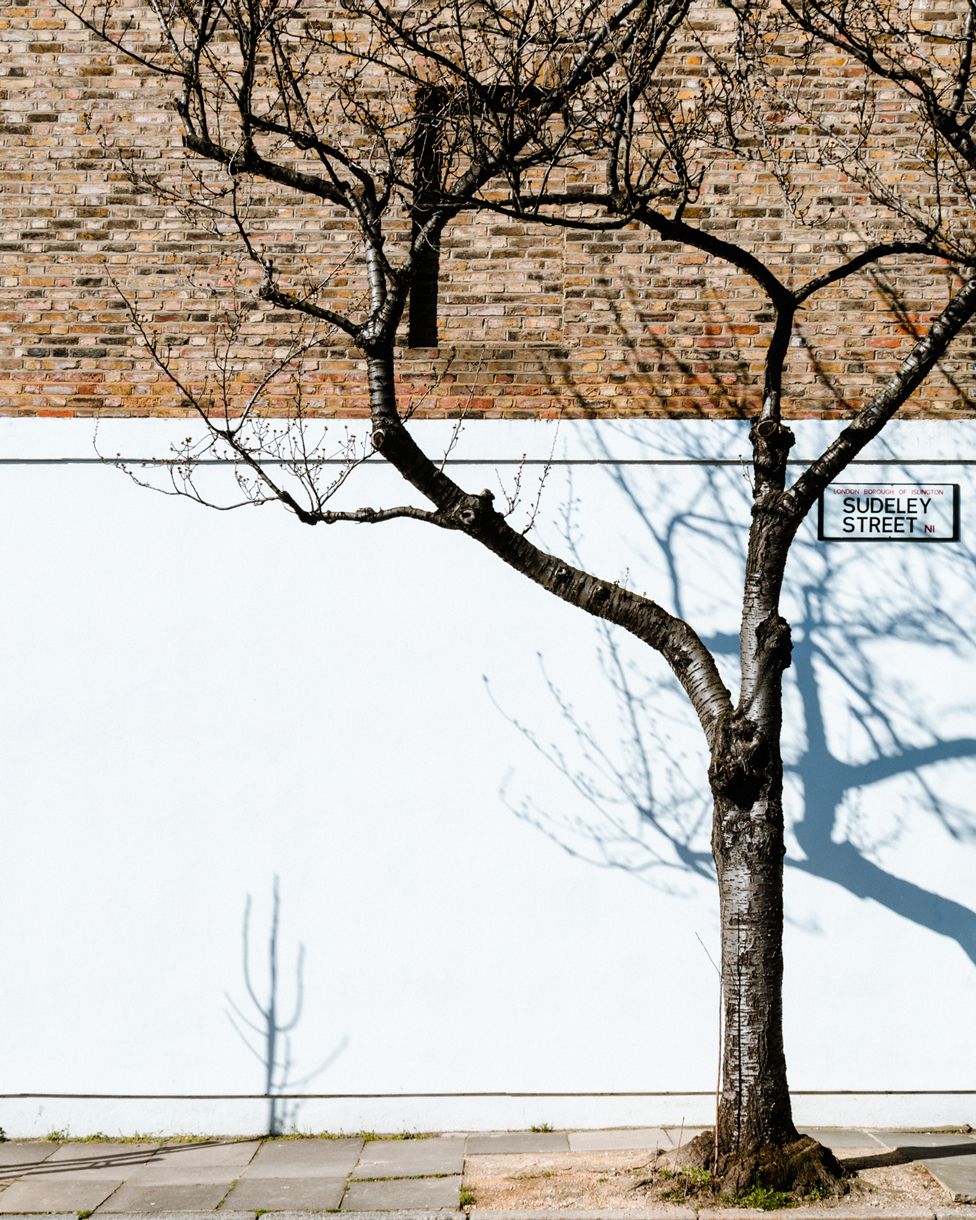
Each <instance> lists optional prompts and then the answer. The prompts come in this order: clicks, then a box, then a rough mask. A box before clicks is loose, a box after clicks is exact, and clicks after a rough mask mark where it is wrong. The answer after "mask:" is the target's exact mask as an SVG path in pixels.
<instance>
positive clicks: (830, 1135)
mask: <svg viewBox="0 0 976 1220" xmlns="http://www.w3.org/2000/svg"><path fill="white" fill-rule="evenodd" d="M800 1134H801V1135H809V1136H811V1137H812V1138H813V1139H815V1140H816V1141H817V1143H818V1144H823V1145H824V1147H825V1148H830V1149H831V1151H837V1149H843V1148H877V1149H881V1148H884V1147H886V1145H885V1144H882V1142H881V1140H879V1139H878V1138H877V1137H876V1136H874V1135H872V1134H871V1132H870V1131H867V1130H864V1129H862V1128H858V1127H805V1128H804V1129H803V1130H802V1131H801V1132H800Z"/></svg>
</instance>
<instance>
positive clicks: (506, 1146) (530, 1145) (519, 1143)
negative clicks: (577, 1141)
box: [467, 1131, 569, 1156]
mask: <svg viewBox="0 0 976 1220" xmlns="http://www.w3.org/2000/svg"><path fill="white" fill-rule="evenodd" d="M467 1151H468V1156H494V1155H499V1154H503V1153H506V1152H569V1136H568V1135H567V1134H566V1132H565V1131H495V1132H492V1133H490V1134H487V1135H469V1136H468V1150H467Z"/></svg>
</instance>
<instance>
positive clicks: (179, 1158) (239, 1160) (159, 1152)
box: [153, 1140, 261, 1168]
mask: <svg viewBox="0 0 976 1220" xmlns="http://www.w3.org/2000/svg"><path fill="white" fill-rule="evenodd" d="M260 1147H261V1141H260V1140H210V1141H208V1142H207V1143H203V1144H165V1143H164V1144H161V1145H160V1146H159V1148H157V1149H156V1152H155V1155H154V1157H153V1159H154V1160H155V1161H166V1162H167V1164H173V1165H232V1166H235V1167H237V1168H242V1167H243V1166H244V1165H246V1164H247V1163H248V1161H250V1160H251V1158H252V1157H253V1156H254V1154H255V1153H256V1152H257V1150H258V1149H259V1148H260Z"/></svg>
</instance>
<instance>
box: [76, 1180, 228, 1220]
mask: <svg viewBox="0 0 976 1220" xmlns="http://www.w3.org/2000/svg"><path fill="white" fill-rule="evenodd" d="M228 1187H229V1183H228V1182H159V1183H145V1184H140V1183H137V1182H126V1183H124V1184H123V1185H122V1186H120V1187H119V1189H118V1190H117V1191H116V1193H115V1194H114V1195H112V1197H111V1198H110V1199H108V1200H107V1201H106V1202H105V1203H104V1204H102V1206H101V1207H100V1208H99V1209H98V1214H99V1215H102V1214H106V1215H108V1214H112V1215H115V1214H117V1213H119V1212H209V1211H213V1209H214V1208H215V1207H216V1206H217V1204H218V1203H219V1202H220V1200H221V1199H222V1198H223V1197H224V1195H226V1194H227V1190H228Z"/></svg>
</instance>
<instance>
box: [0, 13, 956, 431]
mask: <svg viewBox="0 0 976 1220" xmlns="http://www.w3.org/2000/svg"><path fill="white" fill-rule="evenodd" d="M703 12H704V10H703ZM134 13H135V16H136V26H135V28H136V30H137V31H138V29H139V28H140V22H143V23H144V22H145V21H146V13H145V12H144V11H141V12H140V10H138V9H135V10H134ZM701 27H702V28H704V29H706V30H707V28H708V23H707V21H706V20H705V18H704V17H703V18H702V21H701ZM689 62H690V61H689ZM829 67H830V65H829V64H828V65H826V68H829ZM689 70H691V69H689ZM699 70H700V69H699ZM843 72H848V73H849V72H850V68H849V66H846V67H843ZM843 72H841V74H840V77H839V79H840V81H841V87H840V94H839V96H840V101H839V102H838V101H837V97H838V94H837V86H836V82H833V83H832V82H831V78H830V77H829V74H828V75H825V77H824V81H825V83H824V90H825V92H824V97H825V98H827V97H833V99H834V100H833V102H832V104H833V105H835V106H838V105H839V106H841V107H842V106H843V104H844V94H843ZM830 90H833V91H834V92H833V93H830ZM166 100H167V98H166V93H165V90H164V89H162V88H161V86H160V83H159V81H158V79H157V78H156V77H154V76H152V74H150V73H148V72H146V71H144V70H141V69H140V68H138V66H133V65H132V64H131V63H129V62H126V61H125V60H124V59H123V58H122V57H121V56H120V55H119V54H117V53H115V52H112V51H111V49H110V48H107V47H105V46H104V45H103V44H100V43H99V42H98V41H97V40H96V39H95V38H94V37H93V36H92V35H91V34H90V33H88V32H87V31H85V30H84V29H83V28H82V27H81V26H80V25H79V23H78V22H77V21H75V20H74V19H73V18H71V17H70V16H68V15H66V14H65V13H64V12H63V10H61V9H59V8H58V7H57V6H56V5H55V4H54V2H53V0H7V3H6V6H5V8H4V9H3V11H2V13H0V175H2V182H0V186H2V190H0V413H2V414H5V415H17V414H26V415H33V414H64V415H91V414H94V413H97V412H104V413H108V414H112V415H156V414H158V415H168V414H177V415H179V414H183V413H185V406H184V402H183V396H182V395H181V393H180V391H179V389H178V387H176V386H174V385H173V384H172V383H171V382H170V381H169V380H168V379H167V378H166V377H165V376H164V375H163V374H162V373H161V372H160V370H159V369H158V367H157V366H156V365H155V364H154V363H153V361H152V360H151V359H150V358H149V357H148V356H147V354H146V352H145V350H144V349H143V348H142V347H141V345H140V343H139V341H138V334H137V328H136V326H135V325H134V324H133V320H132V318H131V316H130V313H129V310H128V308H127V306H126V304H125V302H124V301H123V300H122V299H121V298H120V295H119V294H120V291H121V293H123V294H124V295H125V297H126V298H127V299H128V300H129V301H130V302H131V303H132V304H133V305H134V307H135V308H136V310H137V311H138V313H139V314H140V316H141V317H142V318H143V319H145V323H146V325H147V326H148V327H149V328H150V329H151V330H152V331H153V333H154V334H156V335H157V336H158V340H159V342H160V344H161V345H162V346H163V347H165V349H166V352H167V356H168V359H169V360H170V361H171V365H172V368H173V369H174V371H175V372H176V373H177V374H178V376H179V377H181V378H183V379H184V380H185V383H186V384H187V385H190V386H193V387H195V388H199V386H200V385H201V384H202V383H203V381H204V380H205V379H206V377H207V376H208V374H209V375H210V376H211V378H212V379H213V378H215V377H216V373H215V370H216V368H217V365H216V364H215V360H219V359H220V358H221V356H222V354H223V352H224V348H223V339H222V337H221V336H222V333H223V332H222V329H221V328H222V326H223V323H224V321H225V320H226V319H227V318H228V317H232V318H235V319H236V321H235V325H236V326H237V328H238V329H237V331H236V334H235V338H234V340H233V342H232V343H231V345H230V347H231V352H230V357H231V358H230V363H229V365H228V369H229V372H228V375H227V381H228V383H229V386H230V401H231V404H232V405H233V404H235V403H236V404H240V403H241V402H243V401H245V399H246V398H247V396H248V395H249V394H250V393H251V392H252V391H253V389H254V386H255V385H256V384H257V382H258V380H259V379H260V377H261V375H262V371H263V370H264V369H265V368H266V367H267V365H268V361H269V360H270V359H273V357H274V354H275V353H276V352H277V353H280V352H281V351H282V350H283V348H284V347H285V346H286V345H287V343H288V342H289V340H290V339H291V338H292V337H294V335H295V333H296V331H295V325H296V324H295V318H294V316H292V315H289V314H287V313H284V312H280V311H275V310H273V309H270V308H268V307H267V306H264V305H261V304H260V303H259V302H258V301H257V300H256V289H257V286H258V278H256V277H255V274H254V272H253V269H251V268H250V267H249V266H248V265H247V264H245V263H244V262H242V260H241V257H240V249H239V242H238V241H237V239H236V238H235V236H234V235H233V234H232V233H223V234H221V233H219V232H216V231H214V230H213V229H212V228H210V227H207V226H205V225H201V223H200V222H199V219H196V220H188V219H187V217H186V216H185V215H184V214H183V212H182V211H181V209H180V207H179V206H178V205H177V204H176V203H175V202H174V201H172V200H167V199H165V198H162V199H161V198H159V197H156V196H154V195H153V194H152V193H150V192H148V191H147V190H146V189H145V188H144V187H140V186H137V185H133V182H132V181H131V176H130V174H129V172H128V171H127V168H126V163H127V162H129V163H132V164H135V165H137V166H138V168H139V169H141V170H143V171H147V170H148V171H149V172H151V173H152V174H153V175H154V176H155V177H157V178H159V179H160V180H162V181H164V182H165V183H168V184H170V185H173V184H177V185H179V184H181V183H182V184H184V185H185V184H186V182H187V181H188V179H187V174H188V173H189V172H191V171H192V168H193V164H194V163H193V160H192V158H189V157H188V156H187V155H186V154H184V152H183V151H182V149H181V147H180V141H179V131H178V122H177V119H176V116H175V114H174V113H173V111H172V110H171V109H168V108H166ZM889 118H890V120H891V124H892V127H891V129H892V130H893V131H895V132H896V134H897V133H898V122H899V112H898V109H897V103H896V102H892V103H891V114H890V115H889ZM900 145H903V146H904V149H905V152H904V154H902V152H900V151H899V148H900ZM912 146H913V141H912V137H911V133H910V132H907V131H905V132H902V133H901V134H900V135H897V138H895V139H891V140H889V141H888V142H887V144H885V145H883V146H882V147H883V150H885V155H887V156H888V157H889V158H890V161H889V163H887V164H886V165H885V166H884V169H885V172H887V173H888V176H889V178H890V179H891V181H893V182H900V183H902V184H904V183H905V182H906V181H907V180H909V178H910V172H911V170H910V166H911V157H912V155H913V154H912ZM803 173H804V174H805V175H806V178H807V180H808V181H807V186H808V187H810V188H811V190H812V193H813V195H815V196H816V197H817V198H818V199H819V201H820V203H819V208H820V211H819V213H816V214H815V215H814V216H812V217H811V218H810V221H811V222H810V223H807V224H800V223H798V222H797V221H796V220H795V219H794V218H793V217H792V216H791V214H790V210H789V208H788V207H787V206H786V204H785V203H784V199H783V196H782V193H781V191H780V189H779V187H778V186H777V184H776V182H775V180H774V178H773V175H772V174H770V173H769V172H768V170H765V169H763V168H762V167H760V166H757V165H751V164H748V163H745V162H741V161H740V162H734V161H731V160H726V161H724V162H723V161H720V160H718V159H714V160H713V162H712V164H711V165H710V166H709V173H708V177H707V180H706V185H705V188H704V190H703V193H702V196H701V199H700V200H699V201H698V203H697V205H696V207H695V208H693V209H689V210H688V211H687V212H686V218H687V219H689V220H692V221H693V222H694V223H699V224H702V225H703V226H704V227H706V228H708V229H709V230H710V231H712V232H715V233H719V234H724V235H727V236H731V237H733V238H734V239H735V240H736V241H738V242H740V243H741V244H743V245H744V246H746V247H749V248H752V249H754V250H756V251H757V252H759V253H761V255H762V256H763V257H764V258H765V260H766V261H767V262H768V263H770V265H771V266H772V267H773V269H774V270H776V271H777V273H779V274H780V275H781V276H782V277H783V278H784V279H786V280H787V281H788V282H792V283H796V282H799V281H801V280H803V279H805V278H807V277H808V276H810V275H812V274H814V273H816V272H817V271H819V270H821V269H823V267H824V266H825V265H826V264H827V260H830V261H836V260H837V258H838V253H839V251H841V250H842V249H844V248H848V249H849V248H850V242H851V241H853V242H855V243H856V242H859V241H862V240H864V239H865V237H870V235H871V233H872V232H873V231H874V230H873V228H872V226H876V227H877V228H878V231H879V232H881V231H885V225H886V224H888V221H887V220H886V219H885V218H884V217H883V216H879V215H878V209H877V208H874V207H872V206H869V205H868V203H867V201H866V199H865V198H864V197H863V196H862V195H861V194H860V193H859V191H858V189H857V188H856V187H855V186H854V185H853V184H852V183H851V182H850V181H848V180H845V179H844V177H843V175H840V174H838V173H837V171H836V170H833V169H829V168H823V167H821V166H818V165H816V163H815V161H811V162H810V163H809V164H808V165H807V166H806V168H805V170H804V171H803ZM800 176H801V177H802V175H800ZM251 206H252V219H253V221H254V223H255V224H256V225H257V226H258V228H259V229H260V230H261V233H262V235H263V236H264V237H265V238H267V240H268V242H269V243H270V245H272V246H273V248H274V251H275V257H276V265H278V266H284V267H285V268H286V269H287V268H289V267H292V268H293V269H294V270H295V271H296V272H298V273H300V274H306V275H317V276H322V275H329V276H331V277H332V280H331V282H332V286H333V287H334V288H335V289H336V290H337V291H338V292H340V294H345V296H346V298H347V299H350V300H352V299H355V298H356V296H357V295H358V294H362V292H363V290H364V284H363V281H362V276H361V270H360V268H359V267H358V265H357V264H356V262H355V260H354V259H351V258H350V249H351V247H350V244H349V229H348V226H346V225H345V224H344V222H342V221H341V220H340V219H338V218H337V217H336V216H335V215H330V214H329V213H328V209H327V208H325V209H323V208H320V207H312V206H309V205H308V204H305V203H298V204H296V202H295V199H294V196H288V195H286V194H284V193H283V192H282V193H281V194H280V195H277V196H276V195H275V194H274V193H273V192H271V193H267V192H266V193H265V194H264V195H262V196H260V197H258V196H256V195H255V196H253V197H252V199H251ZM889 228H890V225H889ZM855 248H856V246H855ZM952 280H953V273H952V271H951V270H950V269H949V268H947V267H946V266H944V265H939V264H938V263H933V262H929V261H926V260H924V259H918V258H914V259H903V260H901V261H898V260H889V261H888V262H886V263H885V265H884V281H883V282H880V281H878V280H876V279H874V280H873V279H872V278H871V277H869V276H858V277H856V278H853V279H851V280H848V281H846V282H844V283H843V284H842V285H840V286H838V287H837V288H835V289H833V290H831V291H829V292H826V293H823V294H821V295H818V296H817V297H816V298H814V300H813V302H811V304H810V305H809V306H808V307H807V308H805V309H804V310H803V311H802V313H801V316H800V319H799V323H798V328H797V334H796V336H795V340H794V345H793V348H792V350H791V354H790V359H789V365H788V370H787V372H788V376H787V383H786V390H787V407H786V409H787V413H788V414H790V415H793V416H819V415H825V414H826V415H829V414H834V413H837V414H845V413H849V411H850V410H851V409H852V408H854V407H856V406H857V405H859V403H861V402H862V401H863V400H864V397H865V396H866V395H868V394H869V393H870V392H871V390H872V388H873V387H874V386H875V385H876V384H877V383H878V380H879V379H880V378H882V377H884V375H885V374H886V373H887V372H889V371H891V370H892V369H893V368H894V367H895V365H896V363H897V361H898V360H899V359H900V357H901V356H902V355H903V354H904V353H905V351H906V350H907V348H908V346H909V345H910V343H911V332H912V329H913V327H915V326H916V325H919V324H922V325H924V323H925V322H926V320H927V319H928V318H930V317H931V316H932V315H933V314H934V313H935V312H937V311H938V309H939V308H940V307H941V304H942V303H944V301H945V299H946V294H947V291H948V289H949V287H950V285H951V282H952ZM893 302H894V304H893ZM439 319H440V329H439V336H440V338H439V343H440V346H439V347H438V349H436V350H404V351H403V352H402V353H401V359H400V362H399V370H400V384H401V396H402V401H403V403H404V404H405V405H407V406H408V407H409V408H410V409H412V410H415V411H416V412H417V413H418V414H419V415H444V414H447V415H454V414H458V413H462V412H463V413H467V414H468V415H470V416H473V417H478V416H555V415H566V416H599V415H613V416H627V415H636V416H660V415H673V416H683V417H688V416H695V415H704V416H726V415H739V414H743V413H747V412H749V411H751V410H752V409H753V408H754V406H755V405H756V403H757V400H758V396H759V386H760V383H761V369H762V360H763V355H764V351H765V347H766V344H767V342H768V337H769V330H770V325H769V323H770V314H769V310H768V308H766V307H765V306H764V302H763V300H762V299H761V297H760V294H759V293H758V290H757V289H756V287H755V285H754V283H753V282H752V281H751V280H750V279H749V277H747V276H745V275H744V274H743V273H741V272H739V271H736V270H734V269H730V268H728V267H727V266H725V265H724V264H722V263H719V262H717V261H715V260H713V259H710V258H707V257H706V256H705V255H703V254H701V253H700V252H698V251H695V250H689V249H687V248H680V247H677V246H675V245H673V244H666V243H661V242H660V241H659V240H658V239H657V238H655V237H653V236H652V235H650V234H648V233H647V231H646V230H640V229H638V228H636V227H633V226H632V227H630V228H629V229H627V230H624V231H621V232H611V233H587V232H578V231H576V232H574V231H570V230H566V229H554V228H544V227H539V226H537V225H530V224H527V223H525V224H523V223H515V222H513V221H508V220H506V219H504V218H501V217H498V216H480V217H472V218H464V219H461V220H459V221H458V222H456V223H455V224H454V225H452V226H451V227H450V228H449V229H448V231H447V234H446V237H445V240H444V243H443V255H442V260H441V277H440V303H439ZM340 338H341V337H340ZM974 360H976V355H974V351H973V342H972V336H971V335H967V336H963V337H962V338H961V339H960V340H959V341H958V343H957V347H956V348H955V350H954V353H953V358H952V359H951V360H950V361H947V363H946V366H945V367H944V369H943V370H941V371H940V373H939V374H937V375H936V376H934V377H933V378H932V379H931V380H930V381H929V382H928V383H927V384H926V385H925V387H924V388H923V390H922V391H921V393H919V394H918V395H916V397H915V398H914V399H913V400H912V403H911V404H910V406H909V408H908V409H907V413H915V414H923V415H927V416H933V415H934V416H938V417H951V416H954V415H960V414H967V413H968V406H967V399H966V394H965V387H966V386H967V385H971V384H972V371H973V369H974V367H976V365H974V364H973V361H974ZM214 384H216V381H215V383H214ZM299 388H300V390H301V400H302V403H303V406H304V408H305V409H306V410H309V411H311V412H315V413H321V414H325V415H347V416H356V415H361V414H365V413H366V400H365V384H364V377H363V375H362V367H361V364H360V362H359V361H357V359H355V356H354V353H352V352H351V351H350V349H349V346H348V344H347V343H346V342H345V341H344V340H341V341H340V339H337V338H336V336H335V335H334V334H332V335H330V334H328V333H324V334H323V335H322V336H321V342H320V343H319V345H318V346H317V347H315V348H314V349H312V350H311V351H310V352H309V354H308V356H307V357H306V358H305V359H304V361H303V365H302V372H301V377H300V378H299V379H298V380H297V381H296V380H295V379H294V378H291V377H288V376H282V377H281V378H278V379H277V380H276V381H275V382H274V383H273V384H272V386H271V387H270V389H269V392H268V396H267V401H266V405H265V409H266V410H267V411H268V412H269V413H284V412H287V411H289V410H291V408H292V406H293V403H294V401H295V395H296V392H297V390H298V389H299Z"/></svg>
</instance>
